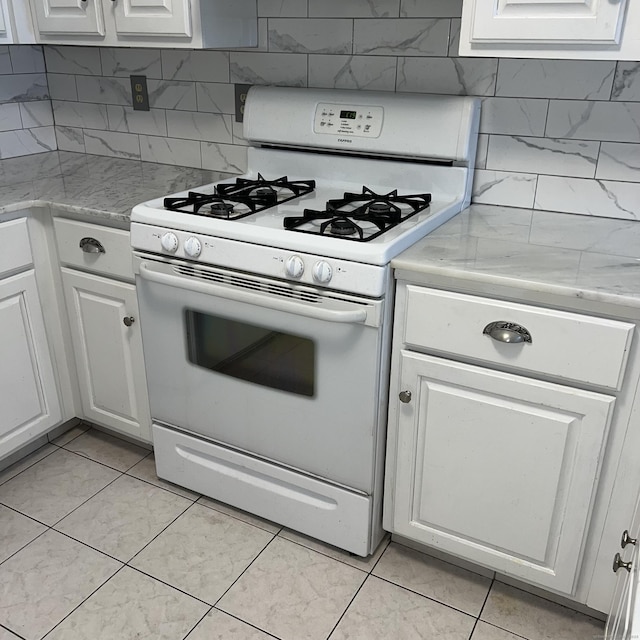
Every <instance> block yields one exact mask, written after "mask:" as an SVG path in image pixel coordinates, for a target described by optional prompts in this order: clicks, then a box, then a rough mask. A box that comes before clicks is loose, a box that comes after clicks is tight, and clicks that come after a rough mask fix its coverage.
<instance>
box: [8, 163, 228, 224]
mask: <svg viewBox="0 0 640 640" xmlns="http://www.w3.org/2000/svg"><path fill="white" fill-rule="evenodd" d="M229 176H230V174H227V173H220V172H217V171H205V170H202V169H191V168H187V167H174V166H171V165H166V164H154V163H152V162H140V161H137V160H123V159H119V158H108V157H104V156H92V155H85V154H82V153H71V152H67V151H51V152H47V153H40V154H37V155H31V156H22V157H19V158H10V159H7V160H1V161H0V215H1V214H3V213H9V212H12V211H18V210H20V209H26V208H29V207H34V206H53V207H55V208H56V209H57V210H63V211H69V212H71V213H75V214H80V215H83V216H86V217H89V218H90V217H97V218H102V219H109V220H113V221H116V222H120V223H123V222H124V223H127V222H129V214H130V212H131V209H132V207H133V206H134V205H135V204H138V203H140V202H144V201H145V200H150V199H151V198H157V197H160V196H164V195H167V194H169V193H174V192H176V191H181V190H183V189H187V188H189V187H194V186H196V185H201V184H207V183H209V182H214V181H215V180H221V179H225V178H228V177H229Z"/></svg>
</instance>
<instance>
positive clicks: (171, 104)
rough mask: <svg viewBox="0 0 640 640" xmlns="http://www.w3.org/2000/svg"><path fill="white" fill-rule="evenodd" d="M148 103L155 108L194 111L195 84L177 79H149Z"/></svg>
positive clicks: (195, 107)
mask: <svg viewBox="0 0 640 640" xmlns="http://www.w3.org/2000/svg"><path fill="white" fill-rule="evenodd" d="M147 88H148V90H149V104H150V106H151V108H154V107H155V108H157V109H181V110H184V111H195V110H196V109H197V106H196V105H197V102H196V85H195V83H194V82H180V81H179V80H149V82H148V83H147Z"/></svg>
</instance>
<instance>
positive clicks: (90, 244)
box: [80, 238, 106, 253]
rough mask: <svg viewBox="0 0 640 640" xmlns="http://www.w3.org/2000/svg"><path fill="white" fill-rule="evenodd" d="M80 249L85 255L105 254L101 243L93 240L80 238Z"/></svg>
mask: <svg viewBox="0 0 640 640" xmlns="http://www.w3.org/2000/svg"><path fill="white" fill-rule="evenodd" d="M80 248H81V249H82V250H83V251H84V252H85V253H106V252H105V250H104V247H103V246H102V243H101V242H100V241H99V240H96V239H95V238H82V240H80Z"/></svg>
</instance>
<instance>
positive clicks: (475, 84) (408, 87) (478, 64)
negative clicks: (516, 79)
mask: <svg viewBox="0 0 640 640" xmlns="http://www.w3.org/2000/svg"><path fill="white" fill-rule="evenodd" d="M496 68H497V60H495V59H493V58H398V78H397V81H396V88H397V90H398V91H415V92H419V93H442V94H447V95H470V96H486V95H493V93H494V89H495V82H496Z"/></svg>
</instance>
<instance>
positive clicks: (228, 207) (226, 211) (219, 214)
mask: <svg viewBox="0 0 640 640" xmlns="http://www.w3.org/2000/svg"><path fill="white" fill-rule="evenodd" d="M233 212H234V207H233V205H232V204H231V203H230V202H225V201H224V200H218V201H216V202H213V203H212V204H211V206H210V207H209V213H210V215H211V216H212V217H214V218H228V217H229V216H230V215H231V214H232V213H233Z"/></svg>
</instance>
